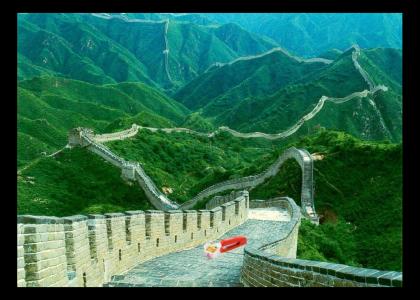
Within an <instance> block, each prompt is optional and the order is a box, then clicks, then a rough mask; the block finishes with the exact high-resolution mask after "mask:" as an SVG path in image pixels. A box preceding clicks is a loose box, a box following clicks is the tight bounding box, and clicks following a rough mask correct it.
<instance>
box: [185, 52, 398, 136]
mask: <svg viewBox="0 0 420 300" xmlns="http://www.w3.org/2000/svg"><path fill="white" fill-rule="evenodd" d="M361 53H362V54H361V58H360V62H359V63H360V64H361V66H362V67H363V68H365V70H366V71H367V72H368V74H369V77H372V80H373V81H374V83H375V84H377V85H379V84H385V85H386V86H387V87H388V91H386V92H384V91H378V92H376V93H375V94H374V95H368V96H367V97H365V98H363V99H362V98H360V97H359V98H357V97H356V98H354V99H353V100H350V101H348V102H346V103H343V104H333V103H327V104H326V105H325V107H324V108H322V109H321V111H320V112H319V114H318V115H316V116H315V117H314V118H313V119H311V120H310V121H309V122H308V123H304V126H305V127H304V128H302V129H301V130H300V132H299V134H304V133H305V132H306V133H307V131H308V130H310V129H311V128H312V127H313V126H323V127H326V128H330V129H335V130H344V131H347V132H349V133H352V134H354V135H356V136H358V137H361V138H367V139H375V140H382V139H389V140H392V141H400V140H401V135H402V131H401V126H402V114H401V110H402V97H401V82H400V80H401V61H402V59H401V56H400V54H398V53H399V52H398V50H393V49H384V48H377V49H371V50H363V51H362V52H361ZM369 57H370V58H369ZM238 63H239V62H236V63H234V64H233V65H232V66H230V67H231V68H232V67H233V66H235V65H236V64H238ZM223 68H226V69H227V70H229V66H224V67H222V68H219V70H222V71H223ZM237 70H238V69H237ZM212 72H214V73H212ZM237 73H240V72H235V74H237ZM243 73H245V72H243ZM214 74H217V72H216V71H209V77H210V78H211V75H213V76H214ZM255 74H257V76H251V77H250V78H252V80H250V81H247V80H243V81H242V82H241V83H240V85H239V86H238V87H235V89H232V90H231V91H228V92H227V93H226V94H222V95H221V96H218V98H216V101H211V100H209V101H210V103H209V104H207V106H204V108H203V109H202V114H203V116H204V117H208V118H209V117H211V118H210V119H211V120H212V121H213V123H214V124H215V125H216V126H229V127H231V128H233V129H236V130H238V131H242V132H253V131H260V132H267V133H278V132H282V131H285V130H286V129H288V128H290V127H292V125H295V124H296V123H297V122H299V121H300V120H301V118H302V117H303V116H305V115H306V114H308V113H309V112H311V111H312V110H313V109H314V108H315V107H316V105H317V104H318V101H319V100H320V98H321V96H328V97H336V98H337V97H345V96H348V95H350V94H352V93H354V92H360V91H363V90H365V89H368V88H369V87H368V86H367V83H366V82H365V81H364V79H363V77H362V76H361V74H360V72H359V71H358V70H357V69H356V68H355V66H354V64H353V61H352V57H351V51H350V50H349V51H347V52H345V53H343V54H341V55H340V56H339V57H338V58H337V59H336V60H335V61H334V62H333V63H331V64H329V65H326V66H324V67H321V68H320V69H319V71H313V72H306V73H304V75H303V76H299V72H297V73H296V74H297V75H296V78H297V79H296V80H295V81H292V82H290V83H288V84H285V85H284V86H283V87H280V88H279V89H277V90H276V91H275V92H272V95H270V96H268V97H267V96H264V95H265V94H264V93H261V94H262V95H261V96H259V97H258V96H249V97H246V96H245V95H253V94H254V95H258V92H259V90H261V88H260V86H261V85H259V84H258V82H264V86H265V87H267V86H270V85H269V84H267V83H265V81H264V79H261V77H260V78H259V77H258V76H259V75H260V74H264V73H258V72H257V73H255ZM300 74H302V73H300ZM224 75H225V77H226V78H227V79H225V80H223V78H224V77H223V76H220V78H219V79H218V80H223V82H228V83H229V78H230V77H233V75H230V74H229V76H228V73H225V74H224ZM238 76H240V75H238ZM262 77H263V78H264V76H262ZM215 78H217V77H215ZM234 78H235V77H234ZM266 78H268V80H269V83H272V82H273V81H271V80H272V78H275V77H274V76H268V77H266ZM289 78H290V77H289ZM193 83H194V84H197V88H195V87H194V86H193ZM204 83H206V81H204ZM250 83H255V85H252V84H250ZM212 86H217V87H218V88H217V89H216V91H219V90H220V89H221V88H220V87H222V88H223V85H222V84H220V83H219V84H216V82H212V81H208V84H207V86H201V82H195V81H194V82H192V83H191V85H190V86H187V87H188V89H187V87H186V88H185V90H184V91H191V94H192V95H193V96H192V97H190V98H188V96H187V95H182V94H181V95H182V96H183V98H184V99H191V100H190V101H194V100H195V99H197V98H198V99H201V98H204V99H205V97H206V95H210V97H211V96H212V89H211V87H212ZM274 86H275V85H274ZM201 91H204V93H203V96H201V95H200V93H201ZM206 91H208V92H206ZM232 91H234V93H233V92H232ZM213 92H214V91H213ZM180 93H181V92H180ZM196 94H197V95H200V96H195V95H196ZM179 95H180V94H177V97H178V96H179ZM235 95H238V97H237V98H239V100H238V101H236V103H235V102H234V100H235ZM240 96H243V97H240ZM185 103H186V104H187V105H191V104H190V103H188V102H185ZM217 105H220V106H217Z"/></svg>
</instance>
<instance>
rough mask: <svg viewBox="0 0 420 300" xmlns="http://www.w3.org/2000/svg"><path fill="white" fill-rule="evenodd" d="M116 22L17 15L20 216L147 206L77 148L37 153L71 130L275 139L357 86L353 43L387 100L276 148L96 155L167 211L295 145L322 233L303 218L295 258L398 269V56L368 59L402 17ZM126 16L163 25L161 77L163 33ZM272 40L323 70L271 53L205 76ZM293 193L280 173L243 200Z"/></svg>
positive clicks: (149, 148) (156, 138) (361, 102)
mask: <svg viewBox="0 0 420 300" xmlns="http://www.w3.org/2000/svg"><path fill="white" fill-rule="evenodd" d="M115 15H119V16H120V17H119V18H113V19H106V18H103V17H97V16H93V15H92V14H19V15H18V78H17V79H18V91H17V98H18V99H17V105H18V123H17V126H18V130H17V142H18V144H17V146H18V148H17V152H18V157H17V165H18V168H19V170H20V172H18V178H17V188H18V214H33V215H55V216H68V215H73V214H87V213H106V212H121V211H125V210H134V209H135V210H137V209H149V208H151V205H150V204H149V203H148V201H147V200H146V197H145V195H144V192H143V191H142V190H141V189H140V187H139V186H138V185H137V184H133V183H128V182H125V181H123V180H122V179H121V176H120V174H121V172H120V170H118V169H117V168H115V167H113V166H112V165H110V164H109V163H106V162H105V161H104V160H102V159H101V158H100V157H98V156H97V155H95V154H92V153H90V152H89V151H86V150H84V149H80V148H74V149H71V150H70V149H64V150H63V151H62V152H60V153H59V154H57V155H56V156H54V157H48V156H47V154H50V153H53V152H55V151H57V150H58V149H61V148H63V147H64V146H65V145H66V144H67V134H68V131H69V129H71V128H74V127H88V128H92V129H94V131H95V132H96V133H108V132H115V131H119V130H122V129H127V128H129V127H131V125H132V124H133V123H136V124H139V125H143V126H150V127H159V128H163V127H187V128H192V129H196V130H198V131H202V132H210V131H213V130H215V129H217V127H218V126H222V125H223V126H229V127H231V128H234V129H237V130H239V131H242V132H249V131H262V132H270V133H277V132H279V131H283V130H286V129H288V128H289V127H290V126H292V125H293V124H295V123H296V122H297V121H298V120H300V119H301V118H302V117H303V116H304V115H305V114H307V113H308V112H310V111H311V110H312V109H313V108H314V106H315V105H316V104H317V102H318V100H319V99H320V97H321V96H322V95H326V96H330V97H344V96H347V95H348V94H350V93H353V92H356V91H362V90H364V89H367V84H366V82H365V81H364V80H363V78H362V77H361V76H360V73H359V72H358V71H357V70H356V69H355V67H354V65H353V63H352V60H351V52H350V51H345V50H346V48H347V47H349V46H350V45H351V43H354V42H357V43H359V44H360V46H361V47H362V48H364V47H371V49H362V52H361V55H360V58H359V62H360V64H361V65H362V67H363V68H364V69H365V70H366V71H367V73H368V74H369V77H370V78H371V80H372V81H373V82H374V83H375V84H377V85H379V84H384V85H386V86H387V87H388V88H389V90H388V91H387V92H378V93H377V94H375V95H374V96H369V97H366V98H355V99H353V100H351V101H349V102H346V103H343V104H338V105H336V104H333V103H329V102H326V103H325V105H324V107H323V109H322V110H321V111H320V112H319V114H317V115H316V116H315V117H314V118H313V119H311V120H309V121H308V122H305V124H304V125H303V126H302V127H301V128H300V129H299V130H298V131H297V132H296V133H295V134H294V135H292V136H291V137H289V138H287V139H284V140H278V141H267V140H264V139H239V138H235V137H233V136H231V135H230V134H228V133H226V132H222V133H220V134H217V135H216V136H214V137H213V138H205V137H199V136H196V135H191V134H186V133H171V134H167V133H163V132H159V131H158V132H155V133H152V132H149V131H147V130H141V131H140V132H139V134H137V135H136V136H135V137H133V138H130V139H127V140H123V141H115V142H111V143H108V144H107V145H108V146H109V147H110V148H111V149H112V151H114V152H115V153H117V154H118V155H120V156H122V157H123V158H125V159H126V160H134V161H138V162H140V163H141V164H142V165H143V167H144V169H145V171H146V173H147V174H148V175H149V176H150V177H151V178H152V179H153V181H154V182H155V183H156V185H157V186H158V188H159V189H161V190H162V191H163V192H166V193H168V194H169V198H171V199H173V200H175V201H178V202H179V203H182V202H185V201H186V200H188V199H190V198H191V197H193V196H195V195H196V194H197V193H198V192H200V191H201V190H203V189H204V188H206V187H208V186H210V185H212V184H215V183H218V182H220V181H223V180H227V179H231V178H237V177H242V176H247V175H252V174H257V173H259V172H261V171H262V170H264V169H265V168H266V167H267V166H269V165H270V164H271V163H272V162H274V161H275V160H276V159H277V157H278V155H279V154H281V153H282V152H283V151H284V150H285V149H287V148H288V147H290V146H296V147H301V148H306V149H308V151H309V152H311V153H317V154H318V155H319V156H318V157H319V158H320V159H319V160H316V161H315V164H314V166H315V169H314V179H315V207H316V210H317V212H318V213H319V215H320V216H321V225H320V226H318V227H316V226H314V225H312V224H310V223H309V222H307V221H305V220H303V221H302V225H301V228H300V235H299V246H298V257H301V258H306V259H315V260H325V261H333V262H338V263H344V264H349V265H354V266H363V267H371V268H378V269H386V270H401V268H402V265H401V257H402V232H401V229H402V209H401V204H402V191H401V189H402V172H401V171H402V144H401V140H402V130H401V129H402V51H401V50H398V49H391V48H376V47H379V46H382V47H400V46H401V34H400V30H401V24H400V23H401V22H400V15H396V14H394V15H384V14H375V15H370V16H369V15H364V16H358V18H356V16H355V15H353V14H334V16H333V15H330V16H327V15H323V14H315V15H312V16H311V15H308V14H293V15H291V14H278V15H277V14H271V15H270V17H267V18H265V19H263V20H262V19H258V20H259V21H261V20H262V21H261V22H258V24H257V23H256V21H255V20H256V17H257V15H256V14H251V15H247V18H244V15H243V14H236V15H229V14H218V15H217V14H216V15H208V14H148V13H145V14H141V13H130V14H126V16H125V17H121V15H120V14H115ZM339 15H340V16H339ZM124 18H139V19H150V20H155V21H162V20H167V19H169V20H170V22H169V27H168V32H167V35H166V38H167V44H168V48H169V54H168V64H166V61H165V54H164V52H163V50H165V44H166V42H165V23H164V22H128V21H127V19H124ZM232 20H234V21H235V23H237V24H233V23H230V21H232ZM343 20H345V22H343ZM368 21H369V26H366V24H367V23H368ZM218 22H220V24H217V23H218ZM238 24H239V25H241V26H242V27H243V28H242V27H240V26H238ZM284 24H287V26H286V25H284ZM308 24H311V25H310V26H308ZM244 28H246V29H248V30H249V31H250V32H248V31H246V30H245V29H244ZM278 28H287V30H286V31H284V30H278ZM378 28H380V30H379V29H378ZM251 32H254V33H251ZM122 33H124V34H122ZM255 33H257V34H264V35H267V36H269V37H271V38H273V39H274V40H276V41H277V42H276V41H274V40H273V39H270V38H266V37H263V36H261V35H257V34H255ZM337 37H340V38H337ZM278 42H279V43H280V44H281V46H285V47H286V48H287V49H288V50H292V51H291V52H294V53H297V54H301V55H303V56H314V55H319V56H320V57H324V58H327V59H331V60H333V62H332V63H331V64H328V65H326V64H322V63H304V62H298V61H297V60H296V59H294V58H291V57H290V56H288V55H286V54H284V53H282V52H279V51H276V52H272V53H270V54H267V55H264V56H261V57H258V58H252V59H246V60H238V61H236V62H233V63H232V64H227V65H222V66H220V65H214V64H215V63H217V62H221V63H227V62H231V61H233V60H234V59H236V58H238V57H241V56H250V55H257V54H261V53H264V52H266V51H267V50H270V49H272V48H273V47H278V46H279V44H278ZM167 70H168V73H167ZM175 99H176V100H175ZM184 105H185V106H184ZM331 130H335V131H331ZM350 134H351V135H350ZM359 138H360V139H359ZM391 142H394V143H398V144H392V143H391ZM300 185H301V173H300V168H299V167H298V165H297V163H296V162H294V161H288V162H286V163H285V165H284V166H283V167H282V169H281V171H280V173H279V174H278V175H277V176H275V177H273V178H271V179H270V180H268V181H267V182H266V183H264V184H262V185H260V186H258V187H256V188H255V189H253V190H251V191H250V195H251V199H255V198H258V199H267V198H271V197H276V196H290V197H292V198H293V199H295V200H296V202H298V204H299V201H300V191H301V190H300V189H301V186H300ZM228 192H229V191H225V192H224V194H226V193H228ZM210 198H212V197H208V198H207V199H205V201H207V200H209V199H210ZM205 201H202V202H201V203H198V204H197V206H196V208H202V207H204V205H205Z"/></svg>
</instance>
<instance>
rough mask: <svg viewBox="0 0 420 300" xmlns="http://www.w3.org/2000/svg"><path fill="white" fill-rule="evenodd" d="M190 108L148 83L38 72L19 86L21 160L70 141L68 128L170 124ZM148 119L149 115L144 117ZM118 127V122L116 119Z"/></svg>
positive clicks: (19, 160) (101, 129)
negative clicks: (108, 81)
mask: <svg viewBox="0 0 420 300" xmlns="http://www.w3.org/2000/svg"><path fill="white" fill-rule="evenodd" d="M188 113H189V110H188V109H186V108H185V107H184V106H183V105H182V104H180V103H178V102H176V101H174V100H172V99H170V98H168V97H167V96H165V95H164V94H162V93H161V92H159V91H157V90H155V89H153V88H151V87H149V86H147V85H145V84H142V83H120V84H110V85H93V84H90V83H86V82H82V81H77V80H72V79H66V78H60V77H35V78H33V79H31V80H25V81H21V82H20V83H19V86H18V153H20V154H21V155H19V157H18V166H21V165H23V164H25V163H28V162H29V161H31V160H33V159H35V158H37V157H39V156H40V155H41V153H42V152H47V153H48V154H49V153H51V152H52V150H57V149H59V148H61V147H63V146H64V145H66V144H67V133H68V130H69V129H71V128H74V127H79V126H81V127H89V128H93V129H95V130H96V131H97V132H103V131H105V132H108V130H109V127H108V126H110V124H111V123H113V122H116V121H117V120H122V119H124V120H126V121H125V123H124V122H123V123H121V124H120V126H121V127H119V128H116V129H121V128H126V127H127V125H128V122H129V125H130V126H131V124H132V122H135V123H137V124H144V125H151V124H152V123H153V125H156V124H155V123H156V122H155V121H153V122H151V120H163V121H160V122H164V125H165V126H167V125H171V124H179V123H182V122H184V119H185V117H186V115H187V114H188ZM143 121H147V122H146V123H144V122H143ZM114 127H115V123H114Z"/></svg>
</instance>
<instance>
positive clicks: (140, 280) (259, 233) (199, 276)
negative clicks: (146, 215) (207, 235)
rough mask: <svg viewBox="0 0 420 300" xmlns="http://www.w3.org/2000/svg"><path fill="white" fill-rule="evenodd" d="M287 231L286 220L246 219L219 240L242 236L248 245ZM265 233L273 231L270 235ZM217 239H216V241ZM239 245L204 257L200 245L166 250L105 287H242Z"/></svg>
mask: <svg viewBox="0 0 420 300" xmlns="http://www.w3.org/2000/svg"><path fill="white" fill-rule="evenodd" d="M283 224H284V230H287V226H286V225H287V222H279V221H272V220H256V219H248V220H247V221H246V222H244V223H243V224H241V225H239V226H237V227H235V228H234V229H232V230H231V231H229V232H227V233H226V234H225V235H223V236H222V237H221V238H220V239H225V238H228V237H232V236H236V235H244V236H246V237H247V239H248V244H249V245H253V244H261V243H269V242H274V241H275V240H277V239H278V238H279V235H280V234H281V232H280V233H279V228H280V229H281V228H282V225H283ZM267 232H276V236H270V235H268V234H267ZM220 239H219V240H220ZM243 248H244V247H241V248H238V249H235V250H233V251H232V252H228V253H225V254H221V255H220V256H219V257H217V258H215V259H208V258H207V257H206V256H205V255H204V252H203V245H200V246H197V247H195V248H192V249H188V250H184V251H179V252H174V253H169V254H167V255H164V256H161V257H156V258H153V259H151V260H149V261H146V262H143V263H141V264H139V265H137V266H136V267H134V268H133V269H131V270H130V271H129V272H127V273H126V274H124V275H123V276H117V277H114V278H115V280H114V281H112V282H111V284H110V285H109V286H117V283H119V285H118V286H121V285H124V286H128V285H129V286H145V287H146V286H180V287H181V286H189V287H199V286H201V287H203V286H206V287H207V286H213V287H228V286H242V284H241V283H240V282H239V278H240V272H241V266H242V263H243Z"/></svg>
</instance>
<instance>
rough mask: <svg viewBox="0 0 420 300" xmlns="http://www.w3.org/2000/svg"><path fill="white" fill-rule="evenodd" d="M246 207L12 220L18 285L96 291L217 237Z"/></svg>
mask: <svg viewBox="0 0 420 300" xmlns="http://www.w3.org/2000/svg"><path fill="white" fill-rule="evenodd" d="M245 194H247V193H246V192H245ZM248 207H249V205H248V197H245V196H240V197H238V198H236V199H235V200H234V201H231V202H228V203H226V204H224V207H223V208H222V207H217V208H215V209H213V210H210V211H209V210H200V211H196V210H184V211H181V210H170V211H165V212H164V211H160V210H147V211H126V212H124V213H108V214H104V215H98V214H93V215H87V216H84V215H76V216H70V217H63V218H57V217H43V216H31V215H21V216H18V224H17V229H18V258H17V262H18V275H17V276H18V277H17V279H18V286H28V287H30V286H41V287H48V286H72V287H84V286H102V285H103V284H104V283H107V282H109V281H110V279H111V276H113V275H118V274H121V273H124V272H126V271H128V270H129V269H130V268H132V267H134V266H135V265H136V264H138V263H140V262H143V261H146V260H149V259H151V258H154V257H157V256H162V255H165V254H168V253H170V252H174V251H180V250H183V249H187V248H191V247H195V246H198V245H200V244H203V243H205V242H206V241H209V240H214V239H217V238H219V237H220V236H222V235H223V234H224V233H226V232H227V231H229V230H231V229H233V228H234V227H236V226H238V225H240V224H242V223H243V222H244V221H245V220H246V219H247V216H248Z"/></svg>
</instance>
